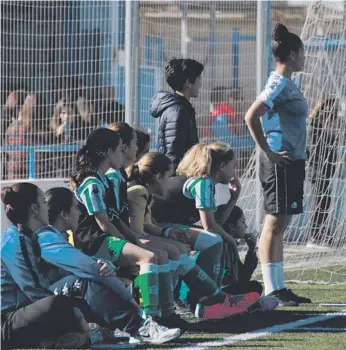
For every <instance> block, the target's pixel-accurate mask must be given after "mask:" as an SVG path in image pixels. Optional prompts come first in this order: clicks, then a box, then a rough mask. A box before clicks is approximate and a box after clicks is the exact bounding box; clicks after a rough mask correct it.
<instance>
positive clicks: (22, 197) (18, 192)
mask: <svg viewBox="0 0 346 350" xmlns="http://www.w3.org/2000/svg"><path fill="white" fill-rule="evenodd" d="M37 198H38V187H37V186H36V185H34V184H32V183H29V182H22V183H16V184H14V185H13V186H11V187H4V188H2V190H1V201H2V202H3V203H4V205H5V213H6V216H7V218H8V219H9V220H10V221H11V222H12V223H13V224H14V225H17V226H18V229H19V230H20V231H21V229H20V227H23V226H25V225H26V223H27V221H28V219H29V211H28V210H29V208H30V206H31V205H32V204H37Z"/></svg>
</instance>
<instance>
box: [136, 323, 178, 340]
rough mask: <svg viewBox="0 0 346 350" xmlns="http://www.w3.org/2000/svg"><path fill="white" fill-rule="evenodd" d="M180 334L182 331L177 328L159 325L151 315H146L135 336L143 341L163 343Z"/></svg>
mask: <svg viewBox="0 0 346 350" xmlns="http://www.w3.org/2000/svg"><path fill="white" fill-rule="evenodd" d="M181 334H182V332H181V330H180V329H179V328H167V327H164V326H160V325H159V324H158V323H156V322H154V321H153V320H152V318H151V317H148V318H147V319H146V321H145V322H144V324H143V326H142V327H141V328H140V329H139V330H138V335H136V336H135V338H136V339H137V340H139V341H140V342H143V343H150V344H163V343H167V342H169V341H171V340H174V339H177V338H179V337H180V336H181Z"/></svg>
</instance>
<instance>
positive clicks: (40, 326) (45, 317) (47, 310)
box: [1, 295, 81, 349]
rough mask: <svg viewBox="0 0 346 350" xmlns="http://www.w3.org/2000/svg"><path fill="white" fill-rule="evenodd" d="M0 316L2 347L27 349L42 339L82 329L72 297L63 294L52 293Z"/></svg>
mask: <svg viewBox="0 0 346 350" xmlns="http://www.w3.org/2000/svg"><path fill="white" fill-rule="evenodd" d="M1 316H2V317H1V318H2V319H1V343H2V344H1V345H2V346H3V349H8V348H23V347H25V348H30V347H34V346H37V345H38V344H39V343H40V342H41V341H43V340H45V339H56V338H57V337H59V336H60V335H62V334H65V333H68V332H80V331H81V326H80V322H79V320H78V319H77V317H76V316H75V314H74V311H73V300H72V299H71V298H69V297H66V296H60V295H52V296H49V297H47V298H44V299H41V300H39V301H36V302H35V303H33V304H30V305H28V306H25V307H22V308H20V309H18V310H16V311H12V312H9V313H6V314H2V315H1Z"/></svg>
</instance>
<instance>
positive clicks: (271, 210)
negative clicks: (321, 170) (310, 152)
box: [259, 152, 305, 215]
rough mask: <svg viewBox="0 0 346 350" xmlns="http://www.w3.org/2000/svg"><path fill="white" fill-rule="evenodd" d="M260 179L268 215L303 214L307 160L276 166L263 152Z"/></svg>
mask: <svg viewBox="0 0 346 350" xmlns="http://www.w3.org/2000/svg"><path fill="white" fill-rule="evenodd" d="M259 178H260V181H261V184H262V188H263V194H264V209H265V212H266V213H267V214H290V215H294V214H300V213H302V212H303V195H304V180H305V160H302V159H299V160H295V161H293V162H291V163H289V164H284V165H276V164H273V163H271V162H270V161H269V160H268V158H267V157H266V156H265V154H264V153H263V152H262V153H261V155H260V169H259Z"/></svg>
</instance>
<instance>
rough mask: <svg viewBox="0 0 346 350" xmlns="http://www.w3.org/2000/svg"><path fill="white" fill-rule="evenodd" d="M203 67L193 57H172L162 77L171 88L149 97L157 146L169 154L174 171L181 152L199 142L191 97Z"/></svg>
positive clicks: (200, 80) (181, 156) (194, 94)
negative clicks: (157, 123)
mask: <svg viewBox="0 0 346 350" xmlns="http://www.w3.org/2000/svg"><path fill="white" fill-rule="evenodd" d="M203 69H204V67H203V64H201V63H199V62H197V61H195V60H192V59H183V58H180V59H177V58H172V59H171V60H170V61H169V62H168V63H167V65H166V67H165V77H166V82H167V84H168V85H169V86H170V87H171V88H172V90H173V92H165V91H160V92H158V93H156V94H155V96H154V97H153V99H152V101H151V106H150V113H151V115H152V116H153V117H154V118H160V125H159V132H158V135H159V136H158V137H159V150H160V152H161V153H163V154H165V155H167V156H168V157H169V158H170V160H171V161H172V163H173V168H174V171H175V169H176V168H177V166H178V164H179V162H180V161H181V160H182V158H183V157H184V154H185V153H186V152H187V151H188V150H189V149H190V148H191V147H192V146H193V145H195V144H196V143H198V142H199V140H198V134H197V125H196V112H195V110H194V108H193V107H192V104H191V102H190V99H191V98H197V97H198V95H199V90H200V88H201V84H202V73H203Z"/></svg>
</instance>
